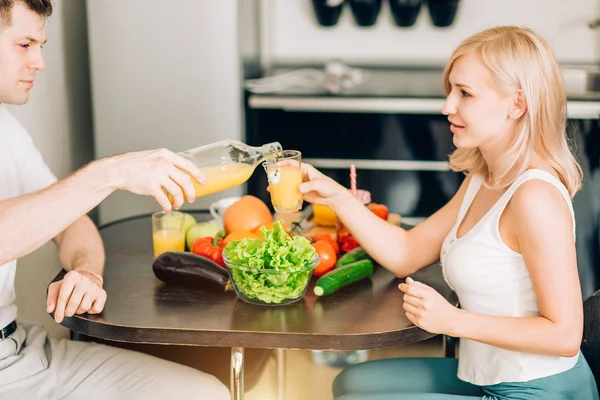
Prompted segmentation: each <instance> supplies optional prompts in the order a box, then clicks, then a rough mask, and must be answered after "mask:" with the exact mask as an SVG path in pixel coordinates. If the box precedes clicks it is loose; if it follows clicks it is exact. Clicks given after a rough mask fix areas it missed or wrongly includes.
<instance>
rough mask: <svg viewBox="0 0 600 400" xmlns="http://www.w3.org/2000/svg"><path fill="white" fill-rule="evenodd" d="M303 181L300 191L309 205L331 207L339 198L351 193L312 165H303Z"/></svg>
mask: <svg viewBox="0 0 600 400" xmlns="http://www.w3.org/2000/svg"><path fill="white" fill-rule="evenodd" d="M302 181H303V182H304V183H302V184H301V185H300V187H299V188H298V190H299V191H300V193H302V194H303V195H304V200H306V201H308V202H309V203H313V204H325V205H328V206H331V205H332V203H333V202H335V200H336V199H337V198H338V197H341V196H343V195H346V194H348V193H349V192H348V190H347V189H346V188H345V187H343V186H342V185H340V184H339V183H337V182H336V181H334V180H333V179H331V178H330V177H328V176H326V175H324V174H323V173H321V172H319V171H318V170H317V169H316V168H315V167H313V166H312V165H310V164H306V163H302Z"/></svg>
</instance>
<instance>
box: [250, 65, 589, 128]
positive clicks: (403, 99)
mask: <svg viewBox="0 0 600 400" xmlns="http://www.w3.org/2000/svg"><path fill="white" fill-rule="evenodd" d="M301 68H304V67H282V68H275V69H273V70H272V71H271V72H269V73H268V74H266V75H265V76H264V78H266V77H274V76H276V75H279V74H283V73H288V72H291V71H298V70H300V69H301ZM319 70H320V71H322V68H321V69H317V71H319ZM362 71H364V72H365V73H366V76H367V79H366V80H365V81H364V82H363V83H360V84H358V85H356V86H354V87H352V88H349V89H345V90H342V91H340V92H339V93H335V94H334V93H331V92H330V91H328V90H327V88H326V87H325V80H324V79H321V82H320V84H319V81H318V79H316V76H315V77H314V78H313V79H312V83H313V85H312V87H307V86H301V85H298V84H297V85H294V86H289V87H286V88H285V89H282V90H278V91H276V92H270V93H250V95H249V105H250V107H251V108H281V109H286V110H290V111H293V110H295V111H300V110H303V111H339V112H381V113H386V112H391V113H396V112H406V113H427V114H429V113H439V111H440V109H441V107H442V105H443V102H444V99H445V94H444V91H443V82H442V81H443V79H442V77H443V69H442V68H439V67H438V68H436V67H402V68H370V69H362ZM590 73H597V72H596V70H595V67H593V66H565V67H564V69H563V77H564V81H565V89H566V92H567V99H568V105H567V107H568V113H569V117H570V118H581V119H595V118H598V117H599V116H600V91H591V90H588V87H590V85H589V82H588V79H589V74H590ZM317 74H318V73H317ZM323 78H324V76H323ZM599 80H600V79H599ZM280 82H282V81H280ZM288 82H289V81H288Z"/></svg>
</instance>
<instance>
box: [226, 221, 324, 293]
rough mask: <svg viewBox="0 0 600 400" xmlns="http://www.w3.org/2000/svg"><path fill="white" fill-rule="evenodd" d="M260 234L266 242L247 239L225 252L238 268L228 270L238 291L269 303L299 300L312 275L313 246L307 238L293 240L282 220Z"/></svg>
mask: <svg viewBox="0 0 600 400" xmlns="http://www.w3.org/2000/svg"><path fill="white" fill-rule="evenodd" d="M260 232H261V234H262V237H263V240H260V239H249V238H246V239H242V240H240V241H235V242H230V243H228V244H227V246H225V249H223V253H224V255H225V257H226V258H227V259H228V261H229V262H230V263H233V264H236V265H238V267H235V268H229V271H230V273H231V278H232V280H233V283H234V285H235V286H236V289H237V290H238V291H239V292H240V293H241V294H243V295H244V296H246V297H248V298H250V299H258V300H261V301H263V302H265V303H268V304H277V303H281V302H283V301H284V300H286V299H296V298H298V297H300V296H301V295H302V293H303V292H304V289H305V288H306V285H308V281H309V279H310V276H311V270H310V269H308V268H306V266H307V265H308V264H310V263H311V262H313V261H314V260H315V257H316V251H315V249H314V247H313V246H312V245H311V243H310V241H309V240H308V239H306V238H305V237H302V236H294V237H291V236H290V235H289V234H288V233H287V232H286V231H285V229H284V228H283V223H282V222H281V221H276V222H275V223H274V224H273V228H272V229H266V228H265V227H264V226H263V227H261V228H260ZM261 270H262V271H261ZM267 270H268V271H267Z"/></svg>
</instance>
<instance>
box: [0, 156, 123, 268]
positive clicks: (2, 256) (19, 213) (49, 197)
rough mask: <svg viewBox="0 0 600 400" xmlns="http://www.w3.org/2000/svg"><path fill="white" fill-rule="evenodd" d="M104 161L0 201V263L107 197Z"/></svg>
mask: <svg viewBox="0 0 600 400" xmlns="http://www.w3.org/2000/svg"><path fill="white" fill-rule="evenodd" d="M108 167H109V166H108V165H106V160H100V161H96V162H94V163H92V164H90V165H88V166H87V167H85V168H82V169H80V170H78V171H76V172H75V173H73V174H71V175H70V176H68V177H67V178H65V179H63V180H61V181H59V182H57V183H55V184H54V185H51V186H50V187H48V188H46V189H43V190H40V191H38V192H35V193H31V194H27V195H24V196H20V197H16V198H12V199H8V200H5V201H2V202H0V265H3V264H4V263H6V262H8V261H11V260H15V259H17V258H20V257H23V256H24V255H27V254H29V253H31V252H32V251H34V250H36V249H37V248H39V247H40V246H42V245H43V244H44V243H46V242H48V241H49V240H51V239H52V238H54V237H56V236H57V235H58V234H59V233H60V232H62V231H64V230H65V229H66V228H67V227H68V226H69V225H71V224H73V223H74V222H75V221H77V220H78V219H79V218H80V217H82V216H83V215H85V214H87V213H88V212H89V211H90V210H91V209H92V208H94V207H95V206H97V205H98V204H99V203H100V202H101V201H102V200H104V199H105V198H106V197H107V196H109V195H110V194H111V193H112V192H113V191H114V190H115V187H113V186H112V182H111V179H110V175H109V173H108V172H107V171H108V170H109V169H108Z"/></svg>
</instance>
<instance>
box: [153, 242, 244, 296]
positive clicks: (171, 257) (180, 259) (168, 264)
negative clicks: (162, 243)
mask: <svg viewBox="0 0 600 400" xmlns="http://www.w3.org/2000/svg"><path fill="white" fill-rule="evenodd" d="M152 271H153V272H154V275H155V276H156V277H157V278H158V279H159V280H161V281H162V282H164V283H166V284H177V285H184V286H191V287H206V286H212V287H221V288H223V290H225V291H227V290H232V289H233V287H232V285H231V282H230V280H229V273H228V272H227V271H226V270H225V269H224V268H223V267H221V266H220V265H219V264H217V263H216V262H214V261H213V260H210V259H208V258H206V257H202V256H199V255H197V254H194V253H188V252H181V251H167V252H165V253H162V254H160V255H159V256H158V257H156V258H155V259H154V262H153V263H152Z"/></svg>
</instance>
